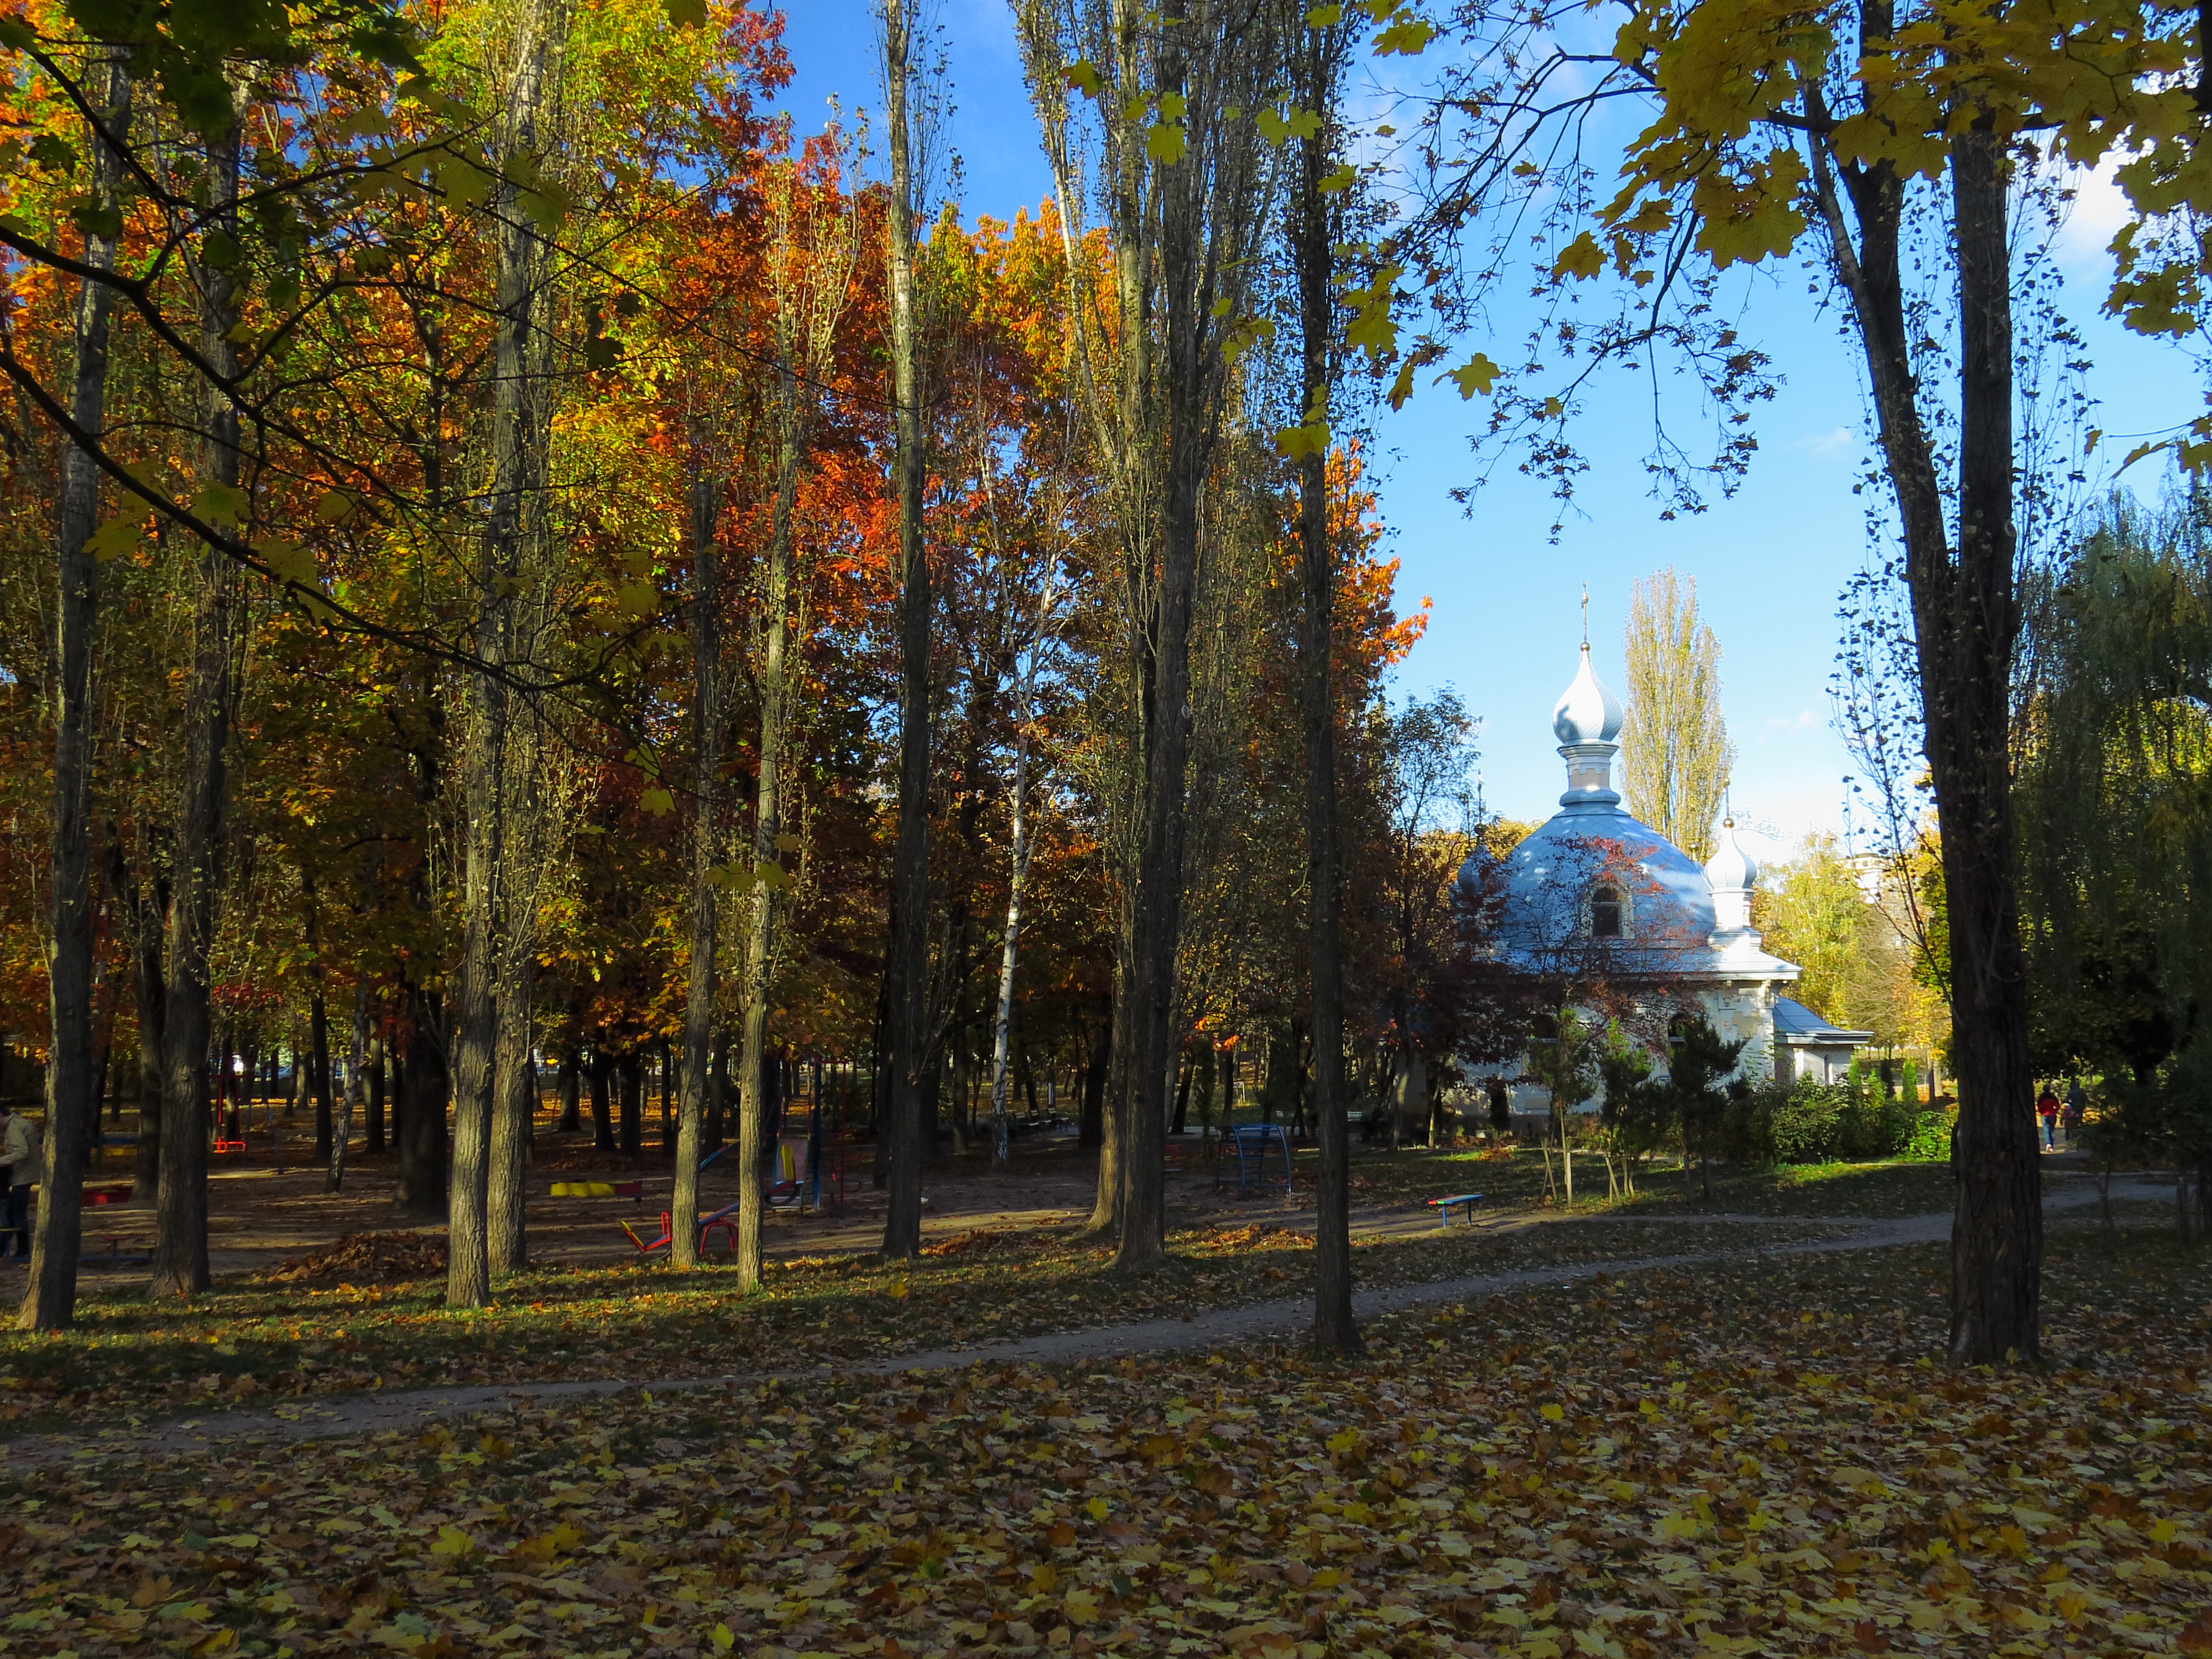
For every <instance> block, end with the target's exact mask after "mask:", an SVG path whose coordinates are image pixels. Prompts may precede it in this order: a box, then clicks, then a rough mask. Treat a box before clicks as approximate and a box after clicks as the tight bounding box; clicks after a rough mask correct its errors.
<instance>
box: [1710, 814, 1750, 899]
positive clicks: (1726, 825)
mask: <svg viewBox="0 0 2212 1659" xmlns="http://www.w3.org/2000/svg"><path fill="white" fill-rule="evenodd" d="M1705 880H1706V881H1707V883H1709V884H1711V887H1712V890H1713V891H1715V892H1716V893H1748V892H1749V891H1751V890H1752V889H1753V888H1754V887H1756V886H1758V885H1759V864H1758V861H1757V860H1754V859H1753V857H1752V856H1751V854H1748V853H1747V852H1745V851H1744V850H1743V848H1742V846H1741V843H1739V842H1737V840H1736V838H1735V819H1733V818H1723V819H1722V820H1721V833H1720V836H1719V839H1718V841H1717V843H1716V844H1715V846H1714V848H1713V855H1712V857H1711V858H1710V859H1707V860H1705Z"/></svg>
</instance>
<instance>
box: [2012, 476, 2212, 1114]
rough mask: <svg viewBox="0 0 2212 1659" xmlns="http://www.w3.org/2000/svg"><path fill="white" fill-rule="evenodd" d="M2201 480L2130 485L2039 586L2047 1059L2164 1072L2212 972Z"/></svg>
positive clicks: (2035, 1035) (2037, 766) (2026, 745)
mask: <svg viewBox="0 0 2212 1659" xmlns="http://www.w3.org/2000/svg"><path fill="white" fill-rule="evenodd" d="M2208 528H2212V519H2208V513H2207V510H2206V504H2205V502H2204V501H2203V498H2202V496H2201V494H2193V495H2190V496H2188V497H2185V498H2182V499H2178V500H2174V501H2168V502H2167V503H2166V504H2165V505H2164V506H2163V507H2160V508H2159V509H2157V510H2155V511H2145V510H2144V509H2143V508H2142V507H2138V506H2136V504H2135V503H2134V502H2133V501H2132V500H2130V499H2116V500H2114V501H2112V502H2110V503H2108V504H2107V505H2106V508H2105V509H2104V511H2103V513H2101V514H2100V515H2099V517H2098V518H2097V520H2095V521H2094V522H2093V524H2092V525H2091V526H2090V527H2089V528H2088V530H2087V532H2086V533H2085V534H2083V535H2082V536H2081V538H2080V539H2079V540H2077V541H2076V542H2075V544H2074V545H2073V546H2072V547H2071V548H2069V550H2067V553H2066V555H2065V556H2064V557H2063V559H2062V560H2060V561H2058V562H2056V563H2055V564H2054V565H2052V566H2050V567H2047V568H2044V569H2042V570H2040V571H2039V572H2037V573H2036V574H2035V575H2034V577H2033V579H2032V580H2030V582H2029V583H2028V584H2027V605H2026V612H2027V619H2026V633H2027V642H2026V645H2025V646H2024V647H2023V648H2024V649H2025V650H2026V651H2027V653H2029V656H2030V658H2031V659H2033V661H2034V662H2035V663H2036V664H2037V681H2038V684H2039V686H2040V687H2041V688H2042V690H2041V691H2040V693H2039V696H2037V697H2036V698H2035V699H2034V700H2033V702H2031V703H2030V704H2029V705H2028V707H2027V711H2026V712H2027V719H2026V720H2024V721H2023V723H2022V733H2023V736H2022V741H2021V745H2020V753H2019V757H2018V760H2017V763H2016V765H2017V772H2018V775H2019V778H2020V784H2019V789H2020V803H2021V804H2020V809H2019V811H2018V813H2017V814H2016V821H2017V822H2018V823H2019V825H2020V836H2021V910H2022V916H2021V920H2022V922H2023V927H2022V930H2021V933H2022V938H2023V939H2024V940H2025V941H2026V943H2027V950H2028V966H2029V981H2028V984H2029V998H2030V1010H2031V1017H2032V1018H2033V1027H2032V1030H2031V1041H2032V1045H2033V1053H2034V1055H2035V1059H2036V1061H2037V1064H2038V1066H2039V1067H2040V1068H2042V1069H2044V1070H2046V1071H2053V1072H2056V1071H2073V1070H2076V1069H2080V1070H2087V1071H2100V1072H2103V1073H2106V1075H2108V1076H2109V1075H2112V1074H2114V1073H2118V1072H2121V1071H2125V1072H2127V1073H2130V1075H2131V1076H2132V1077H2133V1078H2134V1079H2135V1080H2136V1082H2137V1083H2138V1084H2141V1085H2150V1084H2151V1083H2153V1082H2154V1079H2156V1077H2157V1075H2158V1073H2159V1071H2160V1067H2162V1066H2165V1065H2166V1062H2167V1060H2169V1058H2170V1057H2171V1056H2172V1054H2173V1051H2174V1049H2175V1048H2176V1047H2177V1045H2178V1044H2179V1042H2180V1040H2181V1039H2182V1037H2183V1036H2184V1035H2185V1033H2186V1031H2187V1030H2188V1028H2189V1023H2190V1020H2191V1017H2192V1011H2193V1009H2194V1008H2196V1007H2197V1006H2202V1004H2203V1000H2204V991H2205V988H2206V987H2208V986H2212V957H2208V956H2207V954H2206V952H2205V950H2204V946H2203V940H2204V939H2205V938H2206V937H2207V931H2206V926H2205V923H2206V918H2205V916H2204V915H2203V913H2202V911H2201V909H2200V908H2199V901H2200V897H2201V896H2202V895H2203V892H2204V891H2205V884H2204V877H2205V873H2206V872H2208V871H2212V789H2208V787H2207V784H2206V779H2207V777H2208V775H2212V773H2208V768H2207V764H2206V762H2207V757H2208V756H2212V721H2208V719H2207V716H2206V713H2205V708H2204V705H2203V702H2202V700H2201V696H2199V695H2195V694H2191V692H2190V691H2189V690H2186V688H2191V687H2196V686H2201V685H2202V684H2203V683H2204V679H2205V677H2206V675H2207V674H2208V673H2212V566H2208V564H2207V562H2206V552H2207V549H2208V546H2212V538H2209V537H2208V534H2207V532H2208Z"/></svg>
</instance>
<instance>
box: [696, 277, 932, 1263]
mask: <svg viewBox="0 0 2212 1659" xmlns="http://www.w3.org/2000/svg"><path fill="white" fill-rule="evenodd" d="M790 321H791V319H789V318H788V317H787V316H780V317H779V319H778V331H779V335H780V340H779V345H780V347H781V352H780V355H781V358H782V368H781V373H780V374H778V376H777V382H776V386H777V410H778V423H779V425H780V427H781V433H780V438H781V451H780V453H779V455H778V457H777V461H776V476H775V502H774V505H773V507H772V508H771V512H770V518H769V538H768V563H767V568H766V569H765V570H764V571H763V573H762V577H763V586H762V592H761V624H760V653H761V654H760V666H759V669H758V671H757V673H756V674H755V677H754V680H755V688H756V690H757V694H758V696H759V697H760V743H759V747H758V750H757V753H758V756H759V775H758V779H757V785H756V787H755V791H754V799H753V849H752V866H753V867H752V881H753V886H752V889H751V890H750V893H749V894H748V895H747V897H748V899H749V900H750V915H749V918H748V920H749V923H750V926H749V927H748V929H747V934H746V939H745V954H744V994H743V995H742V996H741V997H740V999H739V1007H740V1014H739V1025H738V1042H739V1048H738V1168H740V1169H741V1170H759V1169H760V1168H761V1161H762V1158H763V1156H764V1155H765V1153H766V1152H767V1150H768V1149H767V1146H766V1144H765V1139H764V1136H765V1127H764V1126H765V1124H766V1121H767V1113H766V1110H765V1107H764V1103H763V1101H762V1098H761V1094H760V1088H761V1067H762V1062H763V1055H764V1053H765V1049H766V1045H767V1041H768V1009H769V989H770V985H771V980H772V975H773V974H774V971H775V950H776V943H775V927H776V906H777V903H778V902H779V897H780V896H781V893H782V891H783V888H784V886H785V884H786V883H787V879H788V878H787V874H786V872H785V870H784V867H783V864H782V854H783V853H784V852H785V850H786V848H785V847H784V840H785V837H784V834H783V751H784V747H785V744H786V733H785V727H786V725H787V714H786V706H785V699H786V695H787V690H786V686H785V683H784V682H785V678H786V667H785V656H786V653H787V650H788V647H789V634H790V617H791V584H792V515H793V510H794V508H795V506H796V502H797V498H798V489H799V453H800V446H801V443H802V441H803V432H802V422H801V410H800V407H799V380H798V376H797V375H796V374H794V373H793V368H792V363H791V358H792V354H793V352H794V351H796V350H797V349H798V343H797V339H796V337H795V333H794V331H793V330H792V328H791V326H790ZM902 823H903V817H902ZM778 1127H779V1128H780V1127H781V1115H780V1114H779V1119H778ZM916 1179H917V1181H918V1180H919V1172H917V1176H916ZM760 1187H761V1183H760V1182H759V1181H758V1180H757V1179H748V1180H747V1181H746V1182H745V1183H744V1186H742V1187H740V1188H738V1248H737V1269H738V1290H739V1291H750V1290H751V1289H752V1288H753V1286H754V1285H757V1284H758V1283H759V1282H760V1260H761V1257H760V1228H761V1191H760Z"/></svg>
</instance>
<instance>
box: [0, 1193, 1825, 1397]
mask: <svg viewBox="0 0 2212 1659" xmlns="http://www.w3.org/2000/svg"><path fill="white" fill-rule="evenodd" d="M1819 1232H1820V1230H1819V1229H1818V1228H1813V1229H1810V1230H1808V1231H1787V1230H1781V1231H1778V1230H1777V1229H1775V1228H1773V1227H1759V1228H1755V1229H1754V1228H1748V1227H1741V1228H1738V1227H1730V1226H1728V1225H1725V1224H1723V1225H1700V1226H1698V1227H1696V1228H1695V1229H1694V1231H1693V1232H1692V1233H1691V1234H1689V1235H1686V1234H1685V1231H1684V1230H1683V1229H1682V1228H1681V1227H1680V1226H1679V1225H1675V1226H1670V1227H1659V1226H1654V1225H1648V1224H1638V1223H1637V1222H1634V1221H1632V1220H1614V1219H1611V1218H1601V1219H1597V1220H1578V1221H1576V1222H1574V1223H1572V1224H1571V1225H1566V1226H1565V1227H1561V1226H1546V1227H1542V1228H1532V1229H1529V1230H1527V1231H1522V1232H1512V1233H1508V1234H1505V1235H1504V1236H1502V1237H1501V1236H1499V1235H1497V1234H1493V1233H1486V1232H1482V1231H1471V1230H1468V1229H1466V1228H1458V1227H1455V1228H1454V1229H1453V1230H1451V1231H1447V1232H1434V1233H1428V1234H1425V1235H1422V1236H1419V1237H1413V1238H1407V1239H1398V1240H1389V1241H1377V1242H1376V1243H1371V1244H1367V1245H1364V1246H1362V1247H1361V1248H1360V1249H1359V1251H1358V1267H1357V1269H1356V1272H1357V1275H1358V1281H1359V1282H1360V1283H1361V1284H1363V1285H1399V1284H1407V1283H1413V1282H1419V1281H1425V1280H1429V1279H1442V1278H1452V1277H1457V1276H1460V1275H1462V1274H1473V1273H1498V1272H1504V1271H1510V1270H1512V1269H1515V1268H1521V1267H1534V1266H1541V1265H1545V1264H1551V1263H1571V1262H1582V1261H1604V1260H1607V1259H1610V1258H1613V1257H1616V1256H1620V1255H1663V1254H1671V1253H1674V1252H1677V1251H1680V1250H1683V1249H1699V1250H1707V1249H1727V1248H1730V1247H1731V1246H1738V1245H1744V1244H1750V1243H1781V1242H1784V1240H1785V1239H1786V1238H1790V1237H1813V1236H1819ZM434 1242H435V1241H434ZM1172 1243H1173V1247H1174V1249H1175V1250H1176V1255H1177V1260H1176V1262H1175V1264H1174V1265H1173V1266H1172V1267H1170V1268H1169V1269H1167V1270H1166V1271H1165V1272H1164V1273H1157V1274H1152V1275H1149V1276H1146V1277H1143V1278H1131V1277H1128V1276H1127V1275H1121V1274H1116V1273H1111V1272H1109V1270H1108V1269H1109V1256H1110V1251H1109V1250H1108V1249H1105V1248H1104V1247H1102V1246H1100V1245H1097V1244H1095V1243H1086V1242H1085V1241H1083V1240H1081V1239H1079V1238H1077V1237H1074V1236H1073V1234H1072V1233H1067V1232H1051V1231H1042V1232H1024V1233H1017V1232H1011V1231H1008V1232H981V1231H977V1232H970V1233H967V1234H963V1235H959V1236H956V1237H952V1238H950V1239H946V1240H944V1241H942V1242H940V1243H934V1244H932V1245H930V1246H929V1247H928V1248H927V1254H926V1255H925V1256H924V1259H923V1260H922V1261H921V1263H919V1264H918V1265H916V1266H915V1267H887V1266H884V1264H882V1263H881V1262H879V1261H876V1260H874V1259H873V1258H866V1257H863V1258H852V1259H842V1260H835V1261H822V1260H811V1261H810V1260H802V1261H794V1262H791V1263H787V1264H784V1265H782V1266H778V1267H773V1268H771V1270H770V1271H769V1273H768V1274H767V1276H766V1279H765V1280H764V1284H763V1290H762V1291H760V1292H758V1293H757V1294H755V1295H753V1296H750V1297H744V1296H740V1295H738V1293H737V1291H736V1289H735V1285H734V1281H733V1279H732V1276H731V1274H730V1273H729V1272H728V1270H727V1269H726V1268H721V1267H707V1268H704V1269H702V1270H700V1271H699V1272H698V1273H694V1274H690V1275H681V1274H678V1273H671V1272H670V1271H668V1270H666V1269H665V1268H655V1269H650V1270H646V1271H640V1270H639V1269H637V1268H635V1267H599V1268H586V1269H568V1270H560V1271H550V1272H538V1273H526V1274H521V1275H518V1276H517V1277H516V1278H515V1279H512V1280H509V1281H507V1282H505V1283H503V1284H502V1285H501V1286H500V1288H499V1295H500V1297H501V1300H500V1303H499V1305H498V1306H496V1307H495V1308H491V1309H488V1310H482V1311H477V1312H466V1313H456V1312H451V1311H448V1310H446V1309H445V1308H444V1307H443V1306H441V1300H442V1297H443V1294H444V1283H443V1280H442V1279H418V1280H413V1281H408V1282H403V1283H398V1284H389V1285H359V1286H356V1285H329V1286H320V1287H319V1286H317V1285H311V1284H299V1283H292V1282H283V1283H276V1284H272V1285H228V1286H223V1287H219V1288H218V1289H217V1290H216V1291H214V1292H212V1293H210V1295H209V1296H207V1297H204V1298H203V1299H201V1300H200V1301H199V1302H197V1303H196V1304H193V1305H191V1307H188V1308H181V1309H180V1308H177V1307H174V1306H167V1305H165V1306H159V1307H156V1306H150V1305H149V1304H147V1303H146V1302H145V1301H143V1299H142V1298H139V1297H131V1296H126V1295H123V1294H121V1293H118V1292H114V1291H104V1292H95V1293H94V1294H93V1295H91V1296H90V1297H88V1298H87V1299H86V1303H85V1305H84V1307H83V1309H82V1316H81V1318H80V1322H79V1325H78V1327H77V1328H76V1329H75V1330H72V1331H69V1332H65V1333H60V1334H53V1335H49V1336H41V1337H31V1336H24V1335H19V1334H15V1333H12V1332H10V1333H8V1334H4V1335H0V1433H9V1432H12V1433H21V1432H25V1431H37V1430H47V1431H51V1430H55V1429H60V1428H74V1429H86V1428H91V1427H94V1426H98V1425H115V1424H118V1423H123V1422H126V1421H129V1420H131V1419H140V1420H149V1419H154V1418H156V1417H174V1416H178V1415H179V1414H183V1413H200V1412H208V1411H213V1410H217V1409H222V1408H228V1407H238V1406H241V1405H252V1404H257V1403H264V1402H266V1401H270V1400H271V1399H276V1398H296V1397H303V1396H313V1395H332V1394H343V1393H352V1392H357V1391H361V1390H366V1389H406V1388H426V1387H436V1386H449V1385H454V1384H465V1383H478V1384H480V1383H507V1382H545V1381H558V1380H566V1379H571V1378H580V1377H625V1378H633V1379H645V1378H652V1377H677V1376H717V1375H726V1374H728V1373H731V1372H733V1371H747V1370H791V1369H797V1368H800V1367H804V1366H808V1365H814V1364H836V1363H839V1362H841V1361H851V1360H854V1359H861V1358H883V1357H885V1356H887V1355H890V1354H894V1353H899V1352H914V1351H916V1350H921V1349H933V1348H943V1347H948V1346H978V1345H981V1344H984V1343H988V1342H994V1341H1000V1340H1006V1339H1008V1338H1014V1337H1024V1336H1032V1335H1038V1334H1044V1333H1047V1332H1052V1331H1065V1330H1084V1329H1093V1328H1098V1327H1100V1326H1105V1325H1118V1324H1125V1323H1129V1322H1135V1321H1139V1320H1145V1319H1157V1318H1174V1317H1179V1316H1184V1315H1188V1314H1192V1313H1193V1312H1194V1311H1195V1310H1203V1309H1206V1308H1227V1307H1237V1306H1241V1305H1244V1304H1249V1303H1254V1302H1262V1301H1270V1300H1273V1299H1275V1298H1278V1297H1291V1296H1304V1295H1308V1294H1310V1292H1311V1285H1312V1281H1311V1269H1310V1261H1311V1256H1312V1243H1311V1241H1310V1239H1309V1238H1307V1237H1304V1235H1302V1234H1299V1233H1297V1232H1295V1231H1290V1230H1288V1229H1286V1228H1283V1227H1280V1226H1279V1225H1275V1224H1274V1222H1273V1221H1272V1220H1262V1221H1257V1222H1254V1223H1249V1224H1243V1225H1230V1226H1225V1227H1211V1228H1201V1229H1192V1230H1189V1231H1185V1232H1182V1233H1179V1234H1177V1235H1176V1237H1175V1238H1174V1239H1173V1241H1172ZM354 1254H356V1255H361V1256H362V1258H363V1259H364V1260H366V1259H367V1258H368V1255H369V1254H370V1253H369V1252H368V1251H366V1250H356V1251H355V1252H354ZM380 1254H382V1255H386V1256H389V1255H392V1254H393V1252H390V1251H386V1252H382V1253H380ZM398 1254H400V1255H404V1254H405V1252H404V1251H403V1252H398Z"/></svg>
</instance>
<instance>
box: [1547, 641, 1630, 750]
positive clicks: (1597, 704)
mask: <svg viewBox="0 0 2212 1659" xmlns="http://www.w3.org/2000/svg"><path fill="white" fill-rule="evenodd" d="M1626 717H1627V715H1626V710H1625V709H1623V708H1621V706H1620V698H1618V697H1616V696H1613V693H1612V692H1610V691H1608V690H1606V689H1605V687H1604V685H1603V684H1601V683H1600V682H1599V680H1598V677H1597V675H1596V674H1595V672H1594V671H1592V670H1591V668H1590V653H1589V647H1588V646H1587V645H1585V646H1584V647H1583V660H1582V666H1581V667H1580V668H1578V669H1577V670H1576V671H1575V679H1574V684H1571V685H1570V686H1569V687H1568V688H1567V689H1566V690H1565V691H1563V692H1561V693H1560V694H1559V702H1557V703H1555V704H1554V705H1553V708H1552V731H1553V734H1554V735H1555V736H1557V737H1558V738H1559V741H1560V742H1561V743H1563V744H1577V743H1611V742H1612V741H1613V739H1614V738H1618V737H1619V736H1620V723H1621V721H1622V720H1625V719H1626Z"/></svg>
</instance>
